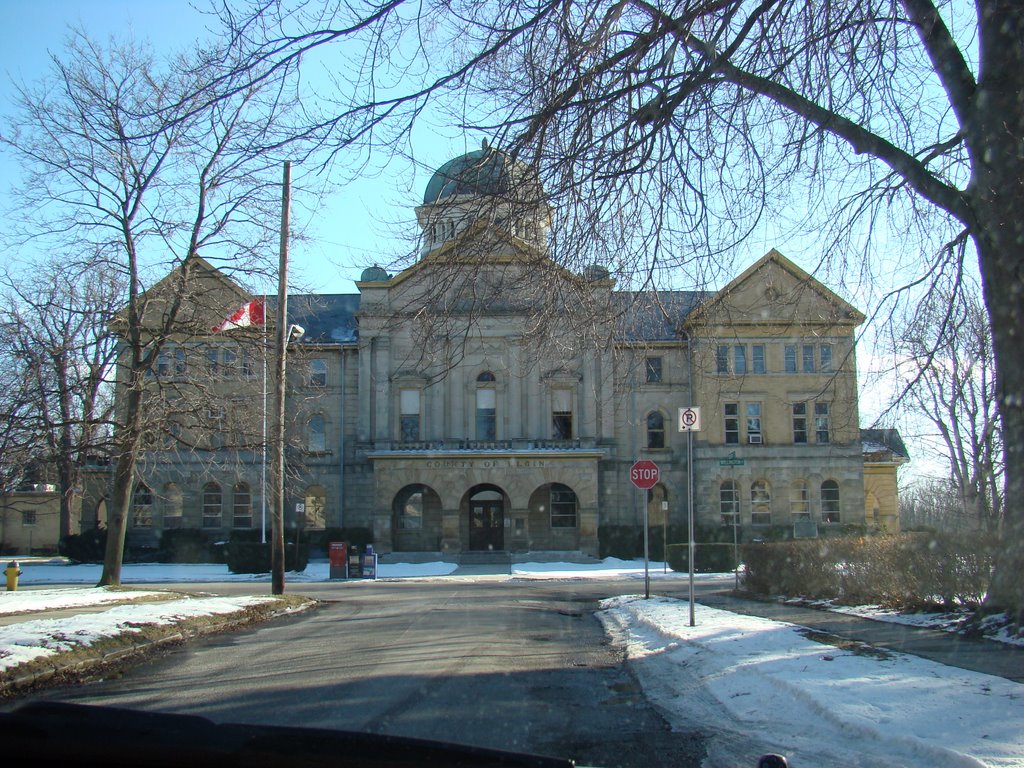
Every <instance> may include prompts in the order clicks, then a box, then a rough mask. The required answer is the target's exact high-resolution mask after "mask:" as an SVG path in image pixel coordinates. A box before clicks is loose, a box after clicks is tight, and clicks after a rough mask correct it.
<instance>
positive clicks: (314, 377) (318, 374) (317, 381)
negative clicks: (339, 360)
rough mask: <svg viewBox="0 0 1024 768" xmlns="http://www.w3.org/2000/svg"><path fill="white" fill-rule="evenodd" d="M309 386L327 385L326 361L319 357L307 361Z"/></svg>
mask: <svg viewBox="0 0 1024 768" xmlns="http://www.w3.org/2000/svg"><path fill="white" fill-rule="evenodd" d="M309 386H311V387H326V386H327V361H326V360H322V359H320V358H316V359H314V360H310V361H309Z"/></svg>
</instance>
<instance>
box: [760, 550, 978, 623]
mask: <svg viewBox="0 0 1024 768" xmlns="http://www.w3.org/2000/svg"><path fill="white" fill-rule="evenodd" d="M742 556H743V561H744V563H745V564H746V577H745V579H744V585H745V586H746V588H747V589H749V590H750V591H752V592H756V593H760V594H765V595H788V596H791V597H809V598H816V599H833V600H840V601H842V602H845V603H852V604H857V603H871V604H878V605H885V606H890V607H898V608H910V609H917V608H923V607H929V606H936V605H941V606H943V607H947V608H951V607H953V606H957V605H965V604H976V603H978V602H980V601H981V600H982V599H983V598H984V595H985V592H986V591H987V589H988V579H989V574H990V572H991V566H992V548H991V545H990V542H987V541H986V540H984V539H982V538H978V537H970V536H968V537H963V536H960V537H956V538H954V537H951V536H944V535H935V534H920V533H915V534H899V535H896V536H874V537H863V536H861V537H856V538H844V539H814V540H803V541H793V542H783V543H772V544H747V545H744V546H743V550H742Z"/></svg>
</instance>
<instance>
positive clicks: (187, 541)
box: [157, 528, 214, 563]
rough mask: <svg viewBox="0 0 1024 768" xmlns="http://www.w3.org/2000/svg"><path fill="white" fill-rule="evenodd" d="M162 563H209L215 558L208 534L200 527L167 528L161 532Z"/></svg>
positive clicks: (160, 556) (160, 559) (159, 557)
mask: <svg viewBox="0 0 1024 768" xmlns="http://www.w3.org/2000/svg"><path fill="white" fill-rule="evenodd" d="M157 559H158V560H159V561H160V562H161V563H209V562H213V560H214V558H213V555H212V553H211V548H210V541H209V538H208V537H207V534H206V533H204V532H203V531H201V530H199V529H198V528H178V529H170V530H165V531H164V532H163V533H161V534H160V549H159V551H158V555H157Z"/></svg>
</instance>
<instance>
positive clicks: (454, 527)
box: [441, 509, 465, 555]
mask: <svg viewBox="0 0 1024 768" xmlns="http://www.w3.org/2000/svg"><path fill="white" fill-rule="evenodd" d="M463 549H465V546H463V542H462V536H461V534H460V532H459V510H458V509H442V510H441V551H442V552H443V553H444V554H445V555H457V554H458V553H459V552H461V551H462V550H463Z"/></svg>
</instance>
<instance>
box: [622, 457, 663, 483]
mask: <svg viewBox="0 0 1024 768" xmlns="http://www.w3.org/2000/svg"><path fill="white" fill-rule="evenodd" d="M660 477H661V472H660V470H659V469H658V465H657V464H655V463H654V462H653V461H651V460H650V459H640V461H637V462H634V463H633V466H632V467H630V468H629V479H630V482H632V483H633V485H635V486H636V487H637V488H641V489H643V490H645V491H649V490H650V489H651V488H653V487H654V486H656V485H657V484H658V479H659V478H660Z"/></svg>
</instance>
